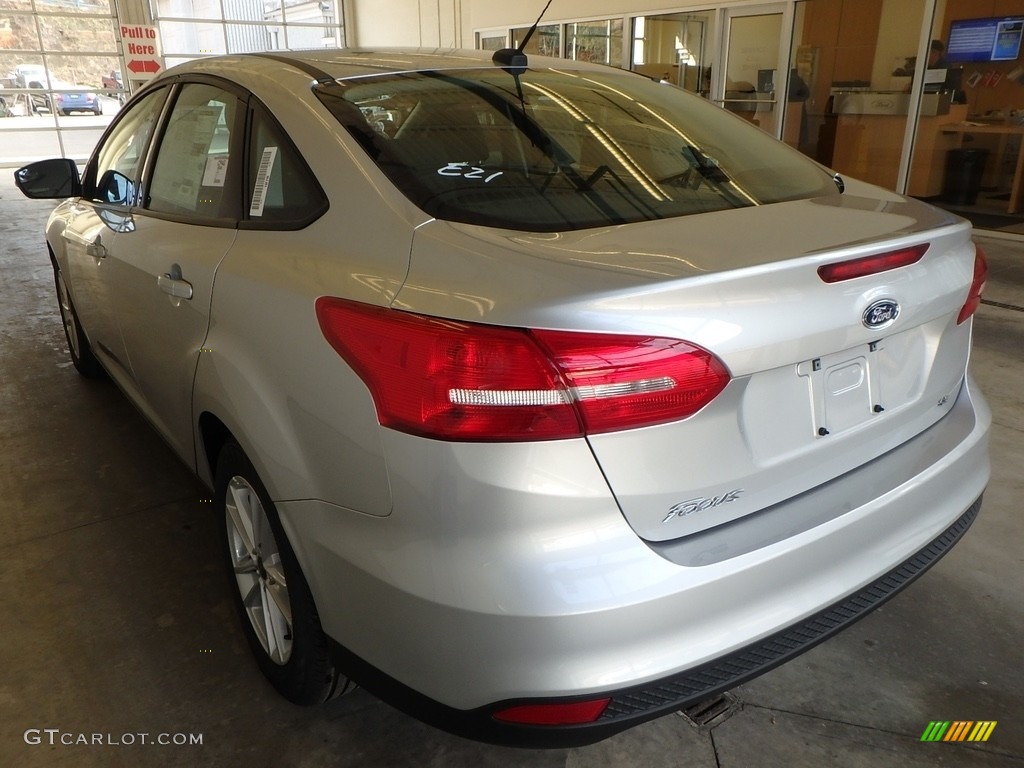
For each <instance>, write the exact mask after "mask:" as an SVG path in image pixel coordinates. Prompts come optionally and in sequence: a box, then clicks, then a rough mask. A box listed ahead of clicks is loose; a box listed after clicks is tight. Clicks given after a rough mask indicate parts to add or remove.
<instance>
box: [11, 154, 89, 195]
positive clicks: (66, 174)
mask: <svg viewBox="0 0 1024 768" xmlns="http://www.w3.org/2000/svg"><path fill="white" fill-rule="evenodd" d="M14 183H15V184H17V186H18V189H20V190H21V191H22V194H24V195H25V197H30V198H32V199H33V200H58V199H61V198H65V197H75V196H77V195H80V194H82V180H81V178H80V177H79V175H78V166H77V165H75V161H74V160H68V159H67V158H56V159H53V160H40V161H39V162H36V163H29V164H28V165H26V166H25V167H24V168H19V169H18V170H16V171H15V172H14Z"/></svg>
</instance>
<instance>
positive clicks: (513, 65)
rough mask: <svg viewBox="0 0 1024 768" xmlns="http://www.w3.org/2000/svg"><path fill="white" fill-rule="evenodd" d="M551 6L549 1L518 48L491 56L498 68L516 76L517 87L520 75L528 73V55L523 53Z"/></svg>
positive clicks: (496, 52)
mask: <svg viewBox="0 0 1024 768" xmlns="http://www.w3.org/2000/svg"><path fill="white" fill-rule="evenodd" d="M550 6H551V0H548V4H547V5H545V6H544V10H543V11H541V12H540V16H538V17H537V20H536V21H535V22H533V26H532V27H530V29H529V31H528V32H527V33H526V37H524V38H523V41H522V42H521V43H520V44H519V47H518V48H502V49H501V50H500V51H495V52H494V55H493V56H491V61H493V62H494V63H495V64H497V65H498V66H501V67H504V68H505V70H506V71H507V72H508V73H509V74H511V75H514V76H515V78H516V85H519V75H521V74H523V72H525V71H526V67H527V66H528V64H529V63H528V62H527V60H526V54H525V53H523V49H525V48H526V44H527V43H528V42H530V38H531V37H533V33H534V32H536V31H537V27H538V26H539V25H540V20H541V19H543V18H544V14H545V13H547V12H548V8H549V7H550Z"/></svg>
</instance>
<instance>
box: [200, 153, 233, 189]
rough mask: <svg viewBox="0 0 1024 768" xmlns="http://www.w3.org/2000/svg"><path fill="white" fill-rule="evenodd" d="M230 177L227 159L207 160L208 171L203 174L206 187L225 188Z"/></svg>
mask: <svg viewBox="0 0 1024 768" xmlns="http://www.w3.org/2000/svg"><path fill="white" fill-rule="evenodd" d="M227 176H228V159H227V158H226V157H208V158H206V170H205V171H204V172H203V186H204V187H223V186H224V184H225V182H226V181H227Z"/></svg>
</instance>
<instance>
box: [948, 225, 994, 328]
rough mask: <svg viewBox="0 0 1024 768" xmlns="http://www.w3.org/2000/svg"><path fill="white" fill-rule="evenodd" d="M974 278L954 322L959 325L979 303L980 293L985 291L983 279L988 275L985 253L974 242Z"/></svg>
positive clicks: (971, 313)
mask: <svg viewBox="0 0 1024 768" xmlns="http://www.w3.org/2000/svg"><path fill="white" fill-rule="evenodd" d="M974 249H975V251H974V279H973V280H972V281H971V290H970V291H968V292H967V301H966V302H964V306H963V308H962V309H961V310H960V315H959V316H958V317H957V319H956V324H957V325H960V324H961V323H962V322H964V321H965V320H966V319H967V318H969V317H970V316H971V315H973V314H974V312H975V310H976V309H977V308H978V305H979V304H981V294H982V293H984V291H985V280H986V278H987V277H988V262H987V261H986V260H985V253H984V251H982V250H981V248H979V247H978V246H977V244H975V246H974Z"/></svg>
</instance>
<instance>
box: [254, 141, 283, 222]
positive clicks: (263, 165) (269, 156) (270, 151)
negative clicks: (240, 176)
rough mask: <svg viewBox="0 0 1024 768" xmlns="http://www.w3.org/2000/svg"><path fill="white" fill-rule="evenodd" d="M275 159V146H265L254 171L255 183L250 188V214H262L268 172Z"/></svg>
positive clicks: (268, 180) (267, 184)
mask: <svg viewBox="0 0 1024 768" xmlns="http://www.w3.org/2000/svg"><path fill="white" fill-rule="evenodd" d="M276 159H277V147H266V148H265V149H264V150H263V157H261V158H260V167H259V170H257V171H256V184H255V185H254V186H253V190H252V204H251V205H250V206H249V215H250V216H262V215H263V206H264V204H265V203H266V201H267V190H268V189H270V174H271V173H272V172H273V170H274V160H276Z"/></svg>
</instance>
